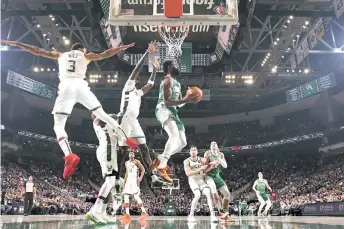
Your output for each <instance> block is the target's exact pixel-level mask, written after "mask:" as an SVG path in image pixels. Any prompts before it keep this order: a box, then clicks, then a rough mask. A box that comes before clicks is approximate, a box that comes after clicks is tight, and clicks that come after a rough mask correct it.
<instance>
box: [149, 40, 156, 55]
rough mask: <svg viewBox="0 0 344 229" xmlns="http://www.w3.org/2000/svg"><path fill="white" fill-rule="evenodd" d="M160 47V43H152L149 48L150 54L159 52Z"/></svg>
mask: <svg viewBox="0 0 344 229" xmlns="http://www.w3.org/2000/svg"><path fill="white" fill-rule="evenodd" d="M158 45H159V42H157V41H152V42H151V43H150V44H149V46H148V52H149V53H152V52H155V51H156V50H157V47H158Z"/></svg>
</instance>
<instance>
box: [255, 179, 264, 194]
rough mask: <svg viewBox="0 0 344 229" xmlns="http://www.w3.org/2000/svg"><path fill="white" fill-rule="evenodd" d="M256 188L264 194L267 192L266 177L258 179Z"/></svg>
mask: <svg viewBox="0 0 344 229" xmlns="http://www.w3.org/2000/svg"><path fill="white" fill-rule="evenodd" d="M256 182H257V183H256V187H255V188H256V190H257V191H258V192H259V193H260V194H261V195H262V194H266V193H267V191H266V180H265V179H261V180H260V179H258V180H256Z"/></svg>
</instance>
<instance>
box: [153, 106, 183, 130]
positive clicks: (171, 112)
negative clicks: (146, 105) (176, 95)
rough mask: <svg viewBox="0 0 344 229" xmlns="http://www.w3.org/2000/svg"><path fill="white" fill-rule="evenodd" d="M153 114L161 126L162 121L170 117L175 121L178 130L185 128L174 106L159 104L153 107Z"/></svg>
mask: <svg viewBox="0 0 344 229" xmlns="http://www.w3.org/2000/svg"><path fill="white" fill-rule="evenodd" d="M155 116H156V118H157V119H158V121H159V122H160V123H161V125H162V126H164V123H165V122H166V121H167V120H168V118H170V117H171V118H173V120H174V121H175V122H176V124H177V127H178V130H185V127H184V124H183V123H182V121H181V120H180V118H179V116H178V111H177V108H176V107H166V106H165V105H164V104H159V105H158V106H157V108H156V109H155Z"/></svg>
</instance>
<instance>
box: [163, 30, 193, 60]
mask: <svg viewBox="0 0 344 229" xmlns="http://www.w3.org/2000/svg"><path fill="white" fill-rule="evenodd" d="M158 31H159V34H160V37H161V38H162V39H163V40H164V41H165V42H166V44H167V45H168V56H170V57H179V56H181V55H182V44H183V42H184V40H185V38H186V37H187V36H188V34H189V26H188V25H181V26H169V25H159V26H158Z"/></svg>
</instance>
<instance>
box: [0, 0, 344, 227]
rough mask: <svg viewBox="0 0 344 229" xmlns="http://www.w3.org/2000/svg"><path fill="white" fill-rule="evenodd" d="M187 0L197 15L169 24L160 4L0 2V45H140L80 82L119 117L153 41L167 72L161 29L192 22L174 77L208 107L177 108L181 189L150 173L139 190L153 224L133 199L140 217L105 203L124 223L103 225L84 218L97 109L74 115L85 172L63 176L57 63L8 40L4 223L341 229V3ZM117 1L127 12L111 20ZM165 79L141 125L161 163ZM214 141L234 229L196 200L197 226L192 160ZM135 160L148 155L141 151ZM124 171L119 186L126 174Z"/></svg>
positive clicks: (94, 179) (96, 185)
mask: <svg viewBox="0 0 344 229" xmlns="http://www.w3.org/2000/svg"><path fill="white" fill-rule="evenodd" d="M167 1H168V0H165V2H167ZM179 1H182V3H183V7H182V10H183V12H184V14H185V12H186V11H190V10H191V5H192V4H193V6H194V7H193V10H194V12H193V14H192V15H191V16H188V17H187V18H183V17H181V18H177V19H170V18H165V17H164V16H160V17H159V16H157V15H155V14H153V13H152V10H153V9H154V8H156V10H157V11H158V13H161V14H162V15H163V14H164V13H166V12H167V10H168V9H169V8H168V7H167V9H165V8H164V4H163V2H164V1H163V0H122V1H121V0H2V1H1V39H2V40H10V41H18V42H22V43H26V44H30V45H34V46H37V47H39V48H42V49H46V50H48V51H54V50H58V51H60V52H67V51H69V50H70V48H71V45H72V44H74V43H77V42H78V43H82V44H84V45H85V47H86V48H87V51H88V52H94V53H100V52H103V51H105V50H107V49H109V48H115V47H118V46H120V45H123V44H129V43H131V42H135V46H134V47H132V48H129V49H127V50H125V51H121V52H119V53H118V54H117V55H115V56H113V57H112V58H109V59H104V60H101V61H95V62H91V63H90V64H89V65H88V69H87V75H86V79H85V80H87V81H88V83H89V86H90V87H91V90H92V91H93V92H94V93H95V95H96V96H97V98H98V99H99V101H100V102H101V104H102V106H103V108H104V110H105V111H106V112H108V113H116V114H117V113H118V112H119V109H120V101H121V96H122V89H123V87H124V84H125V82H126V81H127V79H128V77H129V75H130V74H131V72H132V71H133V69H134V67H135V65H136V64H137V63H138V61H139V59H140V58H141V57H142V56H143V53H144V52H145V51H146V49H147V47H148V44H149V42H150V41H153V40H157V41H159V42H160V46H159V57H160V62H161V63H160V64H161V65H162V62H163V61H164V59H166V58H167V57H168V54H167V52H168V44H166V43H165V42H164V40H163V39H162V38H161V37H160V36H159V25H160V24H161V23H165V24H164V25H169V23H178V22H180V21H181V20H184V21H185V23H186V25H189V23H190V27H189V33H188V34H186V35H187V36H186V38H185V40H184V42H183V44H182V45H181V49H182V55H181V56H180V57H179V58H178V59H177V61H178V64H179V66H180V69H181V76H180V78H179V79H178V80H179V82H180V83H181V87H182V94H185V92H186V91H187V89H188V87H192V86H197V87H199V88H201V90H202V91H203V98H202V100H201V101H200V102H199V103H196V104H187V105H186V106H184V107H183V108H181V109H180V110H179V116H180V118H181V120H182V121H183V123H184V124H185V129H186V137H187V146H186V147H185V148H184V149H183V150H182V151H181V152H180V153H177V154H175V155H173V156H172V157H171V160H170V161H169V163H168V165H169V168H170V169H169V171H168V172H169V174H170V175H171V176H172V177H173V178H174V180H175V183H174V184H173V186H163V187H162V188H156V187H153V188H151V187H150V186H151V184H150V182H151V181H150V177H149V176H148V175H146V176H144V179H143V181H142V182H141V184H140V188H141V198H142V200H143V203H144V206H145V208H146V209H147V212H148V214H149V217H148V218H147V220H144V221H142V220H138V216H139V215H140V214H141V210H140V207H139V205H138V204H137V203H136V202H135V201H134V200H133V201H131V204H130V214H131V215H132V220H131V221H128V222H122V221H120V220H118V219H119V217H120V215H122V214H123V212H124V210H123V209H124V207H122V206H121V207H120V208H119V210H118V211H114V210H113V209H112V203H110V204H109V205H108V208H107V212H108V214H109V217H112V218H113V219H115V220H117V221H116V223H112V224H110V223H108V224H105V225H104V224H103V225H102V224H94V223H92V222H90V221H89V220H87V219H86V217H85V214H86V213H87V212H88V211H89V210H90V208H91V207H92V206H93V204H94V202H95V201H96V199H97V197H98V191H99V189H100V186H101V185H102V184H103V182H104V181H103V178H102V176H101V168H100V165H99V163H98V161H97V158H96V149H97V146H98V143H99V142H98V139H97V137H96V134H95V132H94V130H93V126H92V120H91V112H90V111H88V110H86V109H85V108H84V107H83V106H81V105H80V104H77V105H76V106H75V107H74V109H73V112H72V114H71V115H70V117H69V118H68V122H67V125H66V132H67V133H68V139H69V141H70V146H71V148H72V151H73V152H75V153H76V154H77V155H79V156H80V159H81V161H80V164H79V166H78V167H77V170H76V173H75V174H74V175H73V176H72V177H71V178H69V179H67V180H64V179H63V178H62V172H63V166H64V161H63V159H62V157H63V153H62V151H61V149H60V147H59V145H58V144H57V141H56V136H55V132H54V129H53V125H54V120H53V115H52V114H51V111H52V108H53V105H54V101H55V99H56V97H57V91H58V84H59V78H58V74H59V68H58V62H57V61H55V60H50V59H46V58H44V57H39V56H34V55H31V54H30V53H28V52H26V51H24V50H23V49H20V48H18V47H13V46H8V45H7V44H6V43H2V44H1V46H0V53H1V220H0V222H1V226H0V227H1V228H4V229H13V228H23V229H24V228H25V229H29V228H30V229H31V228H35V229H57V228H70V229H72V228H73V229H81V228H116V229H117V228H126V229H128V228H130V229H136V228H141V229H144V228H147V229H150V228H162V229H167V228H171V229H172V228H179V229H208V228H211V229H215V228H241V229H246V228H247V229H248V228H261V229H272V228H277V229H282V228H283V229H289V228H293V229H295V228H304V229H307V228H318V229H320V228H324V229H325V228H326V229H331V228H338V229H339V228H344V137H343V136H344V18H343V15H342V14H343V12H344V2H343V1H342V0H238V2H236V0H227V1H226V0H223V1H221V0H195V1H194V2H193V1H191V0H175V2H173V4H174V3H177V2H179ZM118 2H121V7H120V11H119V12H120V16H119V17H117V18H116V17H114V18H109V13H111V12H115V10H114V9H115V8H111V6H113V4H116V3H118ZM192 2H193V3H192ZM226 4H227V7H228V5H229V6H230V7H232V8H233V9H234V10H233V11H231V10H230V8H226ZM165 5H167V3H165ZM176 7H177V6H176ZM219 9H220V10H219ZM222 9H223V11H222ZM190 12H191V11H190ZM232 12H237V14H236V13H234V14H233V15H231V13H232ZM219 14H223V15H219ZM147 15H148V17H147ZM202 15H203V16H202ZM193 16H199V17H198V18H197V20H196V19H195V20H192V17H193ZM141 17H142V20H136V21H135V18H138V19H140V18H141ZM145 20H147V21H145ZM227 20H228V24H226V23H227ZM177 29H178V28H177ZM170 32H173V31H170ZM151 71H152V66H151V65H150V63H148V62H147V63H146V64H145V66H144V67H143V69H142V71H141V73H140V77H139V81H140V84H141V85H142V86H143V85H144V84H145V83H146V82H147V80H148V78H149V76H150V74H151V73H150V72H151ZM163 76H164V74H163V72H162V69H161V68H160V69H159V70H158V73H157V79H156V80H155V85H154V87H153V88H152V90H151V91H150V92H149V93H148V94H147V95H145V96H143V97H142V103H141V110H140V115H139V118H138V120H139V122H140V124H141V126H142V129H143V131H144V133H145V136H146V139H147V146H148V148H149V149H150V153H151V157H152V158H154V157H155V156H156V154H157V153H159V154H160V153H162V152H163V150H164V147H165V143H166V141H167V139H168V136H167V134H166V132H165V131H164V130H163V129H162V127H161V124H160V123H159V122H158V121H157V119H156V117H155V107H156V104H157V100H158V94H159V85H160V82H161V79H162V77H163ZM212 141H216V142H217V144H218V145H219V148H220V151H221V152H223V153H224V156H225V159H226V161H227V164H228V167H227V168H226V169H222V171H221V176H222V177H223V178H224V180H225V182H226V184H227V186H228V187H229V190H230V192H231V198H230V206H229V209H228V210H229V212H230V213H231V215H232V220H231V221H229V222H224V223H222V222H219V223H212V222H211V221H210V217H209V208H208V205H207V201H206V198H205V197H204V196H201V198H200V200H199V203H198V205H197V208H196V212H195V214H196V215H197V216H196V220H197V221H196V223H188V222H187V216H188V214H189V211H190V206H191V201H192V199H193V193H192V191H191V189H190V188H189V185H188V180H187V176H186V175H185V171H184V167H183V160H184V159H186V158H187V157H188V152H189V149H190V146H191V145H195V146H197V147H198V151H199V154H200V155H201V156H203V154H204V153H205V152H206V151H207V150H209V148H210V143H211V142H212ZM135 152H136V150H135ZM136 158H137V159H138V160H142V158H141V157H140V154H139V153H138V152H136ZM125 159H126V160H127V154H126V155H125ZM258 172H262V173H263V174H264V178H265V179H266V180H267V181H268V182H269V185H270V186H271V188H272V192H271V193H270V198H271V202H272V207H271V209H270V210H269V212H268V215H267V216H257V209H258V206H259V202H258V199H257V197H256V195H255V192H254V191H253V190H252V186H253V184H254V182H255V180H256V179H258V177H257V174H258ZM120 175H121V176H122V177H124V171H122V173H121V174H120ZM30 176H32V178H33V183H34V185H35V188H36V193H35V195H34V200H33V207H32V211H31V212H30V213H31V214H29V215H28V216H26V215H25V216H24V203H23V201H24V198H23V194H24V193H23V190H24V189H25V187H26V186H25V184H26V183H27V180H28V178H29V177H30ZM245 203H247V205H246V204H245ZM111 214H113V215H116V216H111ZM218 217H219V216H218Z"/></svg>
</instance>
